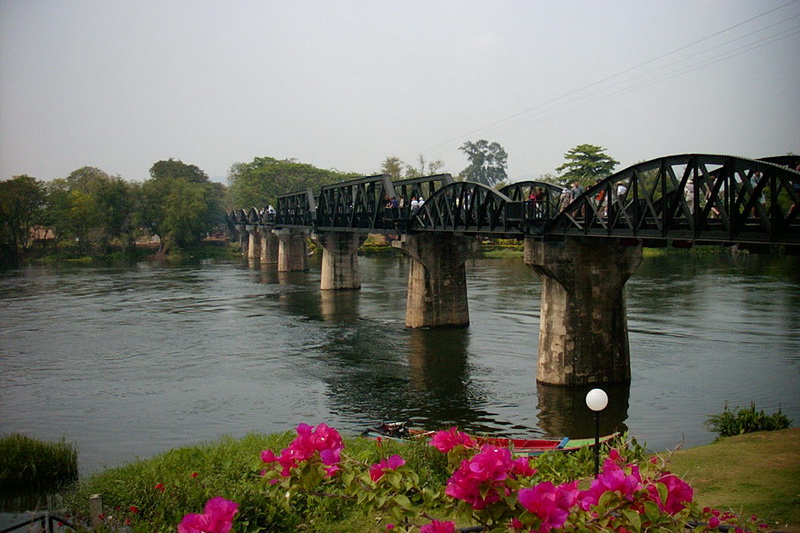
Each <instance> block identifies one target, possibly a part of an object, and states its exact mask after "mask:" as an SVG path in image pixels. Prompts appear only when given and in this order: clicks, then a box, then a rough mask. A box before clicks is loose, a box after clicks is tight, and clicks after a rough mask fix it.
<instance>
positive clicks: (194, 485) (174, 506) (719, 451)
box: [69, 429, 800, 533]
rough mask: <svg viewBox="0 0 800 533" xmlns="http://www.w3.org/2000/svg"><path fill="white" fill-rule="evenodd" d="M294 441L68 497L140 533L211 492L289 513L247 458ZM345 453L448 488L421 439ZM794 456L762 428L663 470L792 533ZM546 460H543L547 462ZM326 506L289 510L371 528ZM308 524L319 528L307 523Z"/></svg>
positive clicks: (155, 469) (129, 471) (104, 478)
mask: <svg viewBox="0 0 800 533" xmlns="http://www.w3.org/2000/svg"><path fill="white" fill-rule="evenodd" d="M292 437H293V435H292V434H291V433H286V434H270V435H256V434H252V435H248V436H247V437H245V438H242V439H231V438H225V439H221V440H220V441H217V442H213V443H208V444H204V445H199V446H192V447H186V448H178V449H174V450H172V451H170V452H168V453H166V454H162V455H160V456H158V457H154V458H151V459H147V460H140V461H135V462H134V463H131V464H129V465H127V466H124V467H119V468H112V469H109V470H106V471H104V472H102V473H99V474H97V475H95V476H92V477H91V478H89V479H86V480H84V481H83V483H82V484H81V485H82V486H81V489H80V490H79V491H78V492H77V494H75V495H74V496H73V497H72V498H69V500H70V501H71V503H72V504H76V503H77V504H78V506H79V507H80V506H82V505H83V504H85V503H86V501H87V497H88V495H89V494H96V493H100V494H103V500H104V502H105V503H106V504H107V505H110V506H112V507H114V508H116V509H117V510H118V516H117V517H116V519H117V520H123V521H127V520H133V521H134V522H138V525H137V526H136V527H135V528H134V531H145V530H147V528H148V527H149V526H148V524H149V525H150V526H155V525H158V526H159V527H161V526H164V527H167V526H168V525H171V524H174V523H177V521H178V520H180V517H181V516H182V514H183V513H185V512H189V511H191V510H192V509H195V508H199V507H200V506H201V505H202V502H203V501H205V499H207V498H208V497H210V496H212V495H216V494H224V495H226V496H227V497H229V498H234V499H235V500H236V501H238V502H239V503H240V504H241V506H242V509H241V511H242V513H243V515H249V514H251V513H252V512H253V510H254V509H257V510H259V509H260V511H259V512H261V513H266V514H267V515H275V513H278V514H281V513H286V510H283V511H280V510H279V509H278V508H277V507H276V503H275V502H272V501H271V500H269V498H266V499H265V492H264V489H263V488H260V485H259V484H253V483H252V476H253V475H254V473H255V472H256V470H254V466H253V465H254V460H253V458H254V457H257V456H258V455H259V453H260V450H263V449H266V448H270V449H274V450H277V449H280V448H282V447H285V446H286V445H287V444H288V442H289V440H290V439H291V438H292ZM346 447H347V449H348V450H349V453H350V454H352V455H353V456H354V457H358V458H359V460H361V461H365V462H366V463H370V462H375V461H377V459H378V458H379V457H383V456H386V455H387V454H391V453H398V454H400V455H402V456H403V457H405V458H406V459H407V460H408V461H410V462H409V464H412V463H413V469H414V470H415V471H416V472H418V473H419V474H420V475H422V476H424V477H425V478H426V479H428V480H429V481H430V482H432V483H434V484H442V483H444V482H445V480H446V479H447V477H448V475H449V470H448V468H447V465H446V464H444V462H443V460H444V459H443V456H441V455H440V454H438V453H436V452H435V450H434V449H433V448H432V447H430V446H428V445H426V444H425V443H423V442H415V443H398V442H386V443H383V447H382V448H381V446H380V445H377V446H376V444H375V443H374V442H373V441H370V440H365V439H354V440H348V441H347V446H346ZM798 452H800V429H789V430H782V431H771V432H760V433H753V434H747V435H742V436H737V437H729V438H725V439H722V440H720V441H717V442H715V443H712V444H709V445H705V446H699V447H696V448H690V449H685V450H679V451H676V452H674V453H672V454H670V457H669V463H668V465H667V469H668V470H670V471H672V472H673V473H675V474H676V475H678V476H679V477H681V478H682V479H684V480H685V481H687V482H688V483H689V484H690V485H691V486H692V487H693V489H694V502H695V503H697V504H698V505H699V507H700V508H703V507H710V508H713V509H718V510H719V511H721V512H723V513H725V512H729V511H731V512H733V513H735V514H737V515H739V516H742V517H750V516H751V515H755V516H756V517H757V520H758V523H761V524H766V525H768V526H769V527H770V529H771V530H775V531H786V532H791V533H796V532H800V515H799V514H798V511H800V508H799V506H798V504H799V503H800V502H799V501H798V497H797V496H798V495H797V487H798V486H800V453H798ZM630 453H632V457H633V456H637V453H640V452H637V451H636V447H635V446H634V447H632V448H631V450H630ZM659 455H662V456H663V455H664V454H659ZM638 457H640V460H642V461H643V460H645V458H646V456H644V455H638ZM551 459H552V458H551ZM556 459H565V460H567V459H568V460H567V461H566V462H565V461H560V462H559V461H557V462H558V464H559V465H560V466H558V467H557V468H556V469H555V471H558V472H560V474H564V473H565V472H566V471H570V472H572V471H573V470H575V469H576V468H577V469H578V470H581V468H580V465H582V464H583V463H584V462H586V471H584V472H582V473H581V474H579V476H578V477H582V478H584V479H588V478H587V477H586V476H587V475H588V474H587V472H588V470H590V467H591V465H590V463H591V460H590V455H589V454H586V453H583V452H579V453H576V454H574V455H572V456H569V458H568V457H567V456H561V455H559V456H558V457H556ZM541 460H544V457H543V458H541ZM576 460H577V462H576ZM550 462H551V461H545V463H548V464H549V463H550ZM553 466H555V465H550V467H553ZM540 469H542V472H546V471H549V470H551V469H552V468H550V469H548V468H547V467H545V466H541V465H540ZM574 473H577V471H575V472H573V474H574ZM545 475H546V474H545ZM167 493H169V494H170V496H171V498H170V499H169V502H170V503H169V505H168V507H169V508H168V509H167V508H166V507H164V501H163V499H164V495H165V494H167ZM76 496H77V497H76ZM323 501H324V500H323ZM318 503H320V502H318ZM320 505H322V503H320ZM134 507H136V511H135V512H134V513H125V511H124V510H125V509H128V508H131V509H133V508H134ZM322 507H327V506H326V505H322ZM322 507H320V508H319V509H318V511H319V513H318V515H317V514H314V517H315V518H314V519H313V520H311V518H310V516H306V515H307V514H308V510H303V509H298V510H296V511H297V512H296V513H295V512H294V511H293V512H292V513H289V514H290V515H292V517H293V519H294V520H297V521H300V522H305V521H308V520H311V521H310V522H309V524H308V527H311V529H310V530H311V531H325V530H328V529H327V528H328V527H329V526H330V527H333V525H334V524H335V526H336V528H337V529H340V530H342V531H351V532H356V531H358V532H361V531H370V530H371V529H370V528H369V527H366V528H364V527H362V526H363V523H366V522H372V520H371V519H370V520H366V519H365V517H364V516H362V515H361V514H359V513H358V512H357V511H355V510H353V509H350V510H349V511H348V512H347V513H344V514H342V515H341V516H340V515H339V512H333V511H332V510H331V509H323V508H322ZM120 509H122V511H120ZM74 511H78V514H79V515H80V514H85V512H86V510H85V509H75V508H73V509H70V512H74ZM164 513H167V514H168V515H169V517H167V516H166V515H164ZM295 514H297V516H294V515H295ZM312 514H313V513H312ZM275 516H277V515H275ZM286 516H288V515H286ZM240 519H244V517H240ZM150 520H154V522H152V523H151V522H150ZM273 520H274V516H273ZM284 521H287V523H286V524H283V523H282V522H281V521H280V520H278V522H281V523H280V524H278V523H275V524H273V525H274V526H275V527H276V528H278V529H279V530H283V529H287V530H288V529H292V527H290V526H291V524H290V523H289V522H291V520H289V519H288V518H286V519H285V520H284ZM329 521H330V522H329ZM314 523H316V526H318V527H319V528H321V529H319V528H315V527H314V526H313V525H311V524H314ZM358 524H362V526H359V525H358ZM279 526H280V527H279ZM284 526H285V527H284ZM160 530H161V529H159V531H160Z"/></svg>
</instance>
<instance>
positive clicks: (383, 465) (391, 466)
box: [369, 455, 406, 481]
mask: <svg viewBox="0 0 800 533" xmlns="http://www.w3.org/2000/svg"><path fill="white" fill-rule="evenodd" d="M404 464H406V462H405V460H404V459H403V458H402V457H400V456H399V455H392V456H391V457H389V458H388V459H381V461H380V462H379V463H377V464H374V465H372V466H370V467H369V477H370V478H371V479H372V481H378V480H379V479H380V478H382V477H383V473H384V472H386V471H388V470H397V469H398V468H400V467H401V466H403V465H404Z"/></svg>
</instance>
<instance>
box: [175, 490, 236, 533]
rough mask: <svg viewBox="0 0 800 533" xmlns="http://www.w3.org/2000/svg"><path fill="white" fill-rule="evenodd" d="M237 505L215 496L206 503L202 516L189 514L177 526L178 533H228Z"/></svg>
mask: <svg viewBox="0 0 800 533" xmlns="http://www.w3.org/2000/svg"><path fill="white" fill-rule="evenodd" d="M238 511H239V504H237V503H236V502H232V501H230V500H226V499H225V498H221V497H219V496H217V497H216V498H211V499H210V500H208V501H207V502H206V506H205V508H204V509H203V514H198V513H190V514H187V515H186V516H184V517H183V520H182V521H181V523H180V524H178V533H228V532H229V531H230V530H231V527H232V526H233V516H234V515H235V514H236V513H237V512H238Z"/></svg>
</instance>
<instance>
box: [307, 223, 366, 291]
mask: <svg viewBox="0 0 800 533" xmlns="http://www.w3.org/2000/svg"><path fill="white" fill-rule="evenodd" d="M366 238H367V236H366V235H365V234H361V233H350V232H341V231H333V232H317V233H312V234H311V240H312V241H314V242H315V243H317V244H318V245H319V246H320V247H321V248H322V271H321V272H320V274H321V276H320V277H321V279H320V289H321V290H323V291H337V290H353V289H360V288H361V273H360V271H359V268H358V248H359V247H360V246H361V245H362V244H363V243H364V241H365V240H366Z"/></svg>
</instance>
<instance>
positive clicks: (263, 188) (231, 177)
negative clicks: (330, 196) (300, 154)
mask: <svg viewBox="0 0 800 533" xmlns="http://www.w3.org/2000/svg"><path fill="white" fill-rule="evenodd" d="M355 177H358V175H357V174H352V173H350V174H348V173H343V172H338V171H335V170H323V169H321V168H317V167H315V166H313V165H309V164H306V163H298V162H297V161H294V160H292V159H283V160H278V159H274V158H272V157H256V158H255V159H253V161H251V162H250V163H236V164H234V165H233V166H232V167H231V169H230V171H229V172H228V185H229V187H230V195H231V203H232V204H233V206H234V207H237V208H249V207H264V206H266V205H270V204H271V205H275V204H276V203H277V198H278V196H279V195H281V194H285V193H289V192H297V191H303V190H306V189H312V190H316V189H319V187H321V186H322V185H328V184H330V183H337V182H340V181H344V180H347V179H351V178H355Z"/></svg>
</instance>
